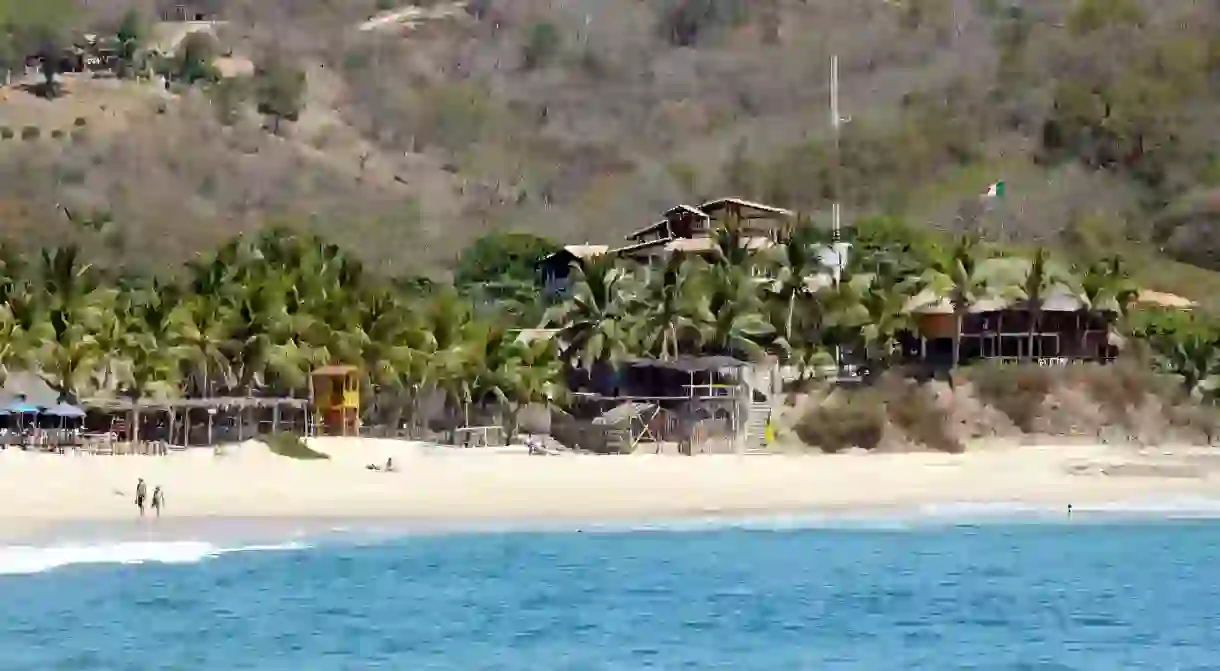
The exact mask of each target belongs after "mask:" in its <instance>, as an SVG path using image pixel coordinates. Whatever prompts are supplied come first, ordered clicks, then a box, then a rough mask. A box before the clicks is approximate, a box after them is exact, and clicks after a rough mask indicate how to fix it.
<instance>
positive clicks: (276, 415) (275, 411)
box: [271, 402, 280, 434]
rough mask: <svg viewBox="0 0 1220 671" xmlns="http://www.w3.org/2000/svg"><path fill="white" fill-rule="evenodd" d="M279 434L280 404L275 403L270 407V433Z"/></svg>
mask: <svg viewBox="0 0 1220 671" xmlns="http://www.w3.org/2000/svg"><path fill="white" fill-rule="evenodd" d="M279 432H280V404H279V403H278V402H277V403H275V404H273V405H272V406H271V433H272V434H276V433H279Z"/></svg>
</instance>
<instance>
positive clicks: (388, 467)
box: [385, 457, 394, 473]
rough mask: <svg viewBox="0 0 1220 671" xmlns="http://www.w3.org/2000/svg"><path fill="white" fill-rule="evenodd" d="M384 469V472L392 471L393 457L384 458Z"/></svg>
mask: <svg viewBox="0 0 1220 671" xmlns="http://www.w3.org/2000/svg"><path fill="white" fill-rule="evenodd" d="M385 471H386V473H393V472H394V457H390V458H389V459H386V460H385Z"/></svg>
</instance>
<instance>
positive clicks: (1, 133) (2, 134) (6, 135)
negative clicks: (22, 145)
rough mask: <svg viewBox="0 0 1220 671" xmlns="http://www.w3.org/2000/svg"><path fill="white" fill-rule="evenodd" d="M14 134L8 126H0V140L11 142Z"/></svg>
mask: <svg viewBox="0 0 1220 671" xmlns="http://www.w3.org/2000/svg"><path fill="white" fill-rule="evenodd" d="M15 135H16V134H15V133H14V132H13V129H12V128H9V127H8V126H0V140H11V139H13V137H14V136H15Z"/></svg>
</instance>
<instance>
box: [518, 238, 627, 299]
mask: <svg viewBox="0 0 1220 671" xmlns="http://www.w3.org/2000/svg"><path fill="white" fill-rule="evenodd" d="M609 250H610V247H609V246H608V245H587V244H586V245H567V246H566V247H564V248H563V249H561V250H559V251H557V252H555V253H554V254H551V255H550V256H547V257H544V258H543V259H542V260H540V261H539V262H538V263H537V265H536V266H535V268H536V270H537V272H538V278H539V281H540V282H541V284H542V290H543V292H544V293H545V294H547V295H548V296H557V295H559V294H561V293H563V292H564V290H565V289H567V287H568V284H569V282H570V280H571V274H572V270H573V268H575V267H576V266H577V265H580V264H583V263H584V262H585V261H587V260H589V259H592V258H595V257H598V256H601V255H603V254H605V253H607V252H608V251H609Z"/></svg>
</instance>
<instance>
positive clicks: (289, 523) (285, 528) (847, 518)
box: [0, 494, 1220, 549]
mask: <svg viewBox="0 0 1220 671" xmlns="http://www.w3.org/2000/svg"><path fill="white" fill-rule="evenodd" d="M1190 520H1203V521H1206V520H1215V521H1220V494H1218V495H1216V496H1215V497H1212V498H1191V499H1184V498H1182V497H1174V496H1172V495H1170V496H1168V497H1160V498H1138V499H1115V500H1097V501H1092V502H1084V503H1078V504H1074V505H1073V514H1072V516H1071V517H1068V516H1067V515H1066V511H1065V505H1059V504H1052V503H1041V504H1039V503H1032V502H1027V501H938V502H928V503H917V504H909V505H905V504H903V505H900V504H893V505H889V504H887V505H872V506H863V507H862V506H821V507H817V508H803V509H790V510H779V509H757V510H744V509H742V510H736V511H732V512H708V511H689V512H686V513H681V512H678V513H672V512H671V513H665V514H657V515H643V516H639V515H632V516H621V517H614V516H609V517H607V516H602V517H597V516H567V517H555V516H552V517H549V518H537V517H535V518H505V517H494V518H443V519H440V518H419V517H404V516H391V515H385V516H376V517H339V516H329V517H326V516H311V517H272V516H268V517H216V516H194V517H191V516H183V517H177V518H168V519H163V520H159V521H154V520H145V521H141V520H127V521H122V520H113V519H71V520H56V521H49V522H44V523H40V524H38V525H30V526H26V527H24V528H14V527H8V528H7V529H6V530H5V532H4V533H0V549H5V548H14V547H26V548H54V547H88V546H94V545H109V544H127V543H136V544H142V543H182V542H208V543H217V544H221V545H232V546H234V547H240V546H242V545H244V544H254V545H257V544H263V543H275V544H285V543H304V544H306V545H305V547H309V546H312V545H314V544H315V543H317V542H325V540H326V539H331V538H337V539H344V540H348V541H350V540H354V539H358V540H371V541H373V542H377V541H381V540H385V539H395V538H404V537H409V536H425V537H426V536H445V535H482V534H535V533H537V534H549V533H582V532H588V533H598V534H614V533H633V532H645V531H656V532H672V533H681V532H698V531H715V530H722V529H747V530H762V531H784V530H803V529H827V530H892V529H905V528H921V527H936V526H958V525H970V526H973V525H985V524H1069V523H1081V524H1107V523H1126V522H1144V521H1149V522H1160V521H1166V522H1168V521H1190Z"/></svg>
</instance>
